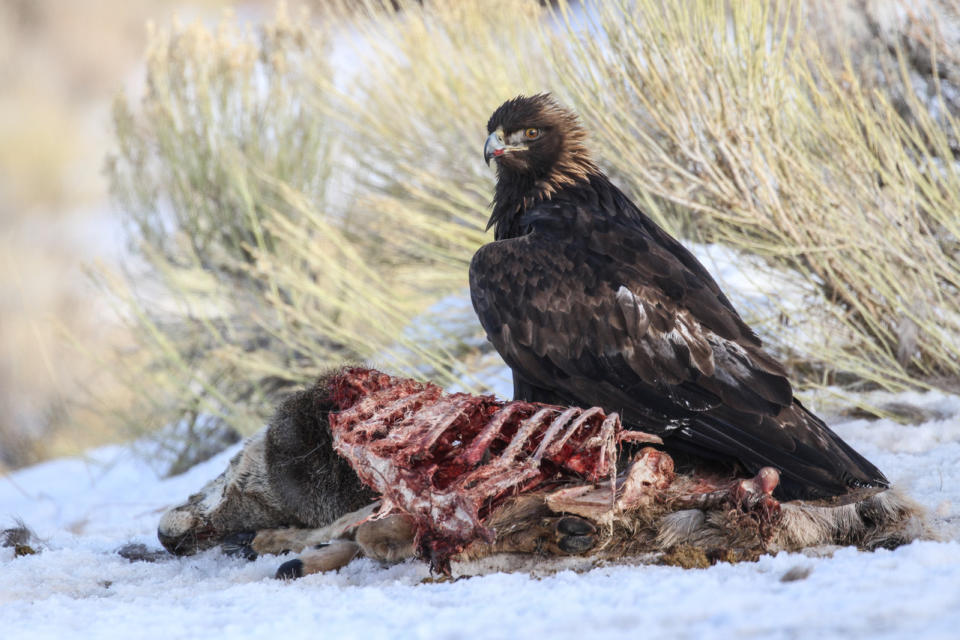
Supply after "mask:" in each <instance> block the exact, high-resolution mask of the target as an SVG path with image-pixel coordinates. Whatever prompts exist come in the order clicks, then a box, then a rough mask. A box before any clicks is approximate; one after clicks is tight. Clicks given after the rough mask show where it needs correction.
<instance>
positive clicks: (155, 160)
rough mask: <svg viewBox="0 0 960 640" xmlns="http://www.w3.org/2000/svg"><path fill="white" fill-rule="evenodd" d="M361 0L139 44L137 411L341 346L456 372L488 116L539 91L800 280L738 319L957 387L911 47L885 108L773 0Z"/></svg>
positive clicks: (627, 163) (896, 382) (159, 418)
mask: <svg viewBox="0 0 960 640" xmlns="http://www.w3.org/2000/svg"><path fill="white" fill-rule="evenodd" d="M355 5H356V3H351V6H349V7H343V6H335V7H332V8H328V9H327V14H325V15H324V16H322V17H321V19H320V20H319V21H317V22H315V23H313V24H312V25H311V23H309V22H308V21H306V20H304V19H296V20H290V19H289V18H287V17H286V16H285V15H283V14H280V15H279V16H278V18H277V19H276V20H275V21H274V22H273V23H271V24H268V25H265V26H264V27H263V29H261V30H260V31H259V32H257V33H256V34H244V33H243V32H240V31H238V30H236V29H234V28H232V27H231V26H230V25H229V24H226V25H224V26H223V27H222V28H221V29H220V31H218V32H216V33H213V32H211V31H209V30H207V29H205V28H204V27H202V26H198V25H191V26H187V27H176V28H174V29H173V30H172V31H171V32H169V33H156V34H154V36H153V39H152V42H153V44H152V46H151V49H150V54H149V59H148V82H147V86H148V92H147V94H146V95H145V96H144V98H143V100H142V102H141V103H139V104H138V106H137V107H136V108H133V107H130V106H129V105H127V104H126V103H125V102H122V101H121V102H120V103H118V106H117V109H116V118H115V120H116V123H117V134H118V153H117V154H116V155H115V156H114V158H113V160H112V163H111V177H112V181H113V184H114V188H115V192H116V194H117V196H118V199H119V202H120V203H121V204H122V206H123V208H124V210H125V211H126V212H127V213H128V215H129V216H130V220H131V222H132V226H131V230H132V237H133V238H134V240H135V241H136V242H137V243H139V244H138V246H139V249H140V255H141V256H142V257H143V259H144V265H142V267H143V268H142V270H141V271H139V272H137V274H136V277H135V279H134V280H133V282H135V283H136V287H135V288H134V289H131V290H129V291H127V292H126V293H125V294H124V295H123V296H122V298H123V299H124V301H125V304H126V305H127V306H126V308H127V309H128V317H129V318H130V319H131V321H132V322H133V325H134V326H135V328H136V331H137V333H138V335H140V336H141V337H142V341H143V345H144V347H145V348H146V352H147V353H149V354H150V359H151V362H152V363H153V365H152V367H151V368H150V370H149V375H148V376H147V378H145V379H138V381H137V384H138V385H141V388H143V389H146V388H149V389H151V392H150V393H146V394H143V395H144V396H149V398H146V397H145V398H144V400H145V401H149V403H150V404H151V407H150V408H149V411H143V412H142V413H141V415H146V414H150V415H154V416H156V424H160V423H163V422H164V421H170V420H171V419H172V418H173V417H175V416H177V415H193V416H196V415H198V414H203V415H205V414H211V415H215V416H218V417H220V418H222V419H223V420H226V421H228V422H231V423H233V424H237V425H238V426H240V427H241V428H242V429H244V430H249V429H250V428H251V427H252V426H254V425H256V424H259V421H260V420H261V419H262V416H263V415H264V414H265V413H267V412H269V408H270V406H271V404H272V402H273V400H274V399H275V398H276V397H277V396H278V395H281V394H283V393H285V392H286V391H287V390H288V389H290V388H291V387H292V386H293V385H297V384H301V383H303V382H306V381H308V380H309V379H310V378H311V377H313V376H315V375H316V374H317V373H318V372H319V371H320V370H322V369H324V368H326V367H328V366H330V365H333V364H336V363H339V362H342V361H344V360H349V359H373V360H375V361H376V363H378V364H381V365H386V366H389V367H391V368H392V369H393V370H395V371H399V372H404V373H412V374H414V375H421V376H430V377H433V378H436V379H439V380H440V381H441V382H452V381H454V380H456V379H460V378H463V377H464V376H466V377H467V380H468V386H469V375H470V373H471V372H474V371H476V369H477V367H478V366H480V364H479V363H481V362H482V358H483V353H484V349H483V348H482V346H481V341H480V339H479V335H480V334H479V327H478V326H477V324H476V323H475V321H474V320H473V319H472V318H470V317H468V318H466V319H454V320H453V321H449V320H448V319H445V318H443V317H442V315H443V314H442V313H441V311H442V310H444V309H446V308H447V307H448V306H450V305H448V304H446V303H445V302H444V301H445V300H449V298H448V296H450V295H462V294H463V292H464V290H465V286H466V266H467V264H468V261H469V259H470V256H471V255H472V253H473V251H474V250H475V249H476V247H477V246H479V245H480V244H481V243H482V242H484V241H485V240H486V235H485V234H484V233H483V225H484V223H485V221H486V217H487V203H488V202H489V199H490V194H491V192H492V176H491V175H490V173H489V171H488V170H487V169H486V167H485V166H484V165H483V163H482V161H481V159H480V146H481V144H482V141H483V139H484V137H485V130H484V125H485V122H486V118H487V116H488V115H489V113H490V112H491V111H492V110H493V109H494V108H495V107H496V106H497V105H498V104H499V103H500V102H501V101H502V100H503V99H505V98H507V97H511V96H513V95H515V94H517V93H531V92H535V91H542V90H551V91H554V92H555V93H556V94H558V96H559V97H560V98H561V99H562V100H564V101H565V102H567V103H569V104H571V105H572V106H574V107H575V108H576V109H577V110H578V111H579V112H580V113H581V114H582V116H583V118H584V120H585V123H586V125H587V128H588V129H589V130H590V131H591V132H592V134H593V139H592V146H593V148H594V149H595V150H596V153H597V156H598V158H599V160H600V162H601V164H602V165H603V166H605V167H606V168H607V169H608V170H609V171H610V172H611V174H613V175H614V176H615V177H616V179H617V181H618V182H619V183H620V184H621V185H622V186H623V187H624V188H625V189H626V190H627V191H628V192H630V193H632V194H633V195H634V196H635V197H636V198H637V199H638V200H639V201H641V202H642V203H643V204H644V206H645V207H646V208H647V209H648V210H649V211H650V213H651V214H652V215H653V216H654V217H656V218H657V219H658V221H660V222H661V223H663V224H664V225H666V226H668V227H669V228H671V229H673V230H675V231H679V232H682V233H684V234H685V235H688V236H694V237H696V238H699V239H706V240H710V241H717V242H722V243H725V244H729V245H731V246H733V247H736V248H737V249H739V250H742V251H743V252H745V254H750V255H752V256H759V257H761V258H762V264H765V265H768V268H770V269H771V271H772V273H774V274H783V273H789V274H792V275H791V277H794V278H796V279H798V281H799V282H800V283H801V284H802V285H803V287H804V288H805V290H806V291H807V292H808V299H807V300H805V305H804V306H803V307H802V308H799V309H798V308H792V309H789V310H780V309H778V308H777V307H776V300H775V299H774V300H773V301H772V302H771V306H770V307H769V308H767V309H761V310H760V313H758V314H757V317H756V318H754V320H756V321H758V322H760V323H761V324H762V325H763V326H762V329H763V330H764V332H765V334H766V335H767V336H768V337H769V338H770V339H771V341H772V346H773V348H774V349H776V350H777V351H778V352H779V353H780V354H781V355H782V356H784V357H785V358H787V359H788V361H789V362H790V363H791V365H793V367H794V370H795V372H796V373H797V375H798V376H799V377H800V378H801V380H802V381H803V382H804V383H806V384H819V383H842V384H845V385H850V386H880V387H883V388H890V389H898V388H904V387H913V386H920V387H923V386H949V385H952V384H953V383H954V382H955V381H956V379H957V374H958V371H960V360H958V356H960V314H958V310H960V292H958V289H957V284H958V283H960V273H958V265H957V245H956V242H957V241H956V238H957V237H960V234H958V231H960V229H958V228H957V227H958V222H957V218H956V216H955V211H957V210H958V205H960V181H958V175H957V171H956V168H955V166H954V163H953V159H952V157H953V156H952V150H951V148H950V140H951V136H955V132H956V122H955V120H954V119H953V118H952V116H950V115H948V114H949V111H948V110H946V109H941V110H939V111H938V110H935V109H931V104H933V105H934V106H935V105H936V104H937V100H938V97H937V95H936V94H935V95H934V96H933V99H932V102H929V101H928V102H924V101H921V100H920V99H919V98H917V97H916V94H915V93H914V92H912V91H903V90H902V88H903V87H908V86H910V82H911V72H910V68H908V64H907V62H906V61H905V62H904V66H903V67H902V69H901V73H900V75H899V76H898V78H899V80H898V84H897V86H898V87H900V89H898V93H897V95H898V98H897V100H898V103H897V104H896V105H894V104H893V100H892V98H891V97H890V95H888V94H886V93H885V92H884V90H883V89H884V87H883V86H878V85H877V84H876V82H875V80H876V76H871V77H870V83H867V82H866V81H865V80H864V81H862V79H863V78H866V77H867V76H865V75H864V73H863V72H862V71H860V70H856V71H855V68H854V66H853V64H854V63H853V62H850V60H851V59H853V58H852V57H851V56H848V55H846V54H845V52H846V51H847V50H846V49H845V48H844V47H842V46H840V45H835V46H832V47H831V48H830V49H829V51H821V50H820V48H819V45H818V42H819V41H820V40H821V38H819V37H817V36H816V34H817V33H819V31H817V30H816V29H814V27H816V26H817V25H816V24H811V23H810V22H809V21H808V20H807V18H806V16H805V14H804V13H803V11H801V8H802V7H800V6H799V5H798V4H796V3H789V2H784V3H767V2H751V3H732V4H730V5H729V7H728V6H727V3H723V2H697V3H686V2H676V3H662V2H659V1H655V0H636V1H635V2H629V3H627V2H611V3H603V4H602V5H597V8H595V9H592V10H590V11H582V10H576V11H574V10H571V9H569V8H568V7H566V6H565V5H564V4H562V3H561V4H560V5H559V6H558V7H557V8H556V9H549V8H544V7H541V6H540V5H539V4H538V3H534V2H530V3H516V2H503V3H500V2H480V1H474V2H458V3H453V2H440V3H427V4H426V6H425V7H423V6H420V5H418V4H411V5H409V6H407V5H405V6H404V9H403V11H402V12H401V13H400V14H397V13H396V12H394V11H393V10H392V9H389V8H387V9H380V8H378V7H376V6H373V5H370V6H366V7H365V8H364V9H362V10H359V11H358V10H357V9H356V6H355ZM504 16H509V19H505V18H504ZM346 24H348V25H349V26H344V25H346ZM347 31H349V33H350V34H351V39H350V40H349V41H348V42H346V44H344V42H343V39H342V38H341V37H340V36H342V34H343V33H345V32H347ZM931 41H932V40H931ZM334 44H336V45H337V49H336V52H337V54H338V56H340V57H344V58H345V57H346V54H345V51H344V50H345V49H352V55H353V57H354V59H355V61H356V62H355V65H356V66H355V67H354V68H353V70H352V71H351V70H350V69H337V70H332V69H331V68H330V66H329V64H330V63H329V61H328V59H329V58H328V56H329V54H330V50H331V47H333V46H334ZM857 52H858V55H859V56H860V57H858V58H856V60H857V65H860V66H858V69H860V68H862V65H863V64H865V63H866V62H868V61H867V60H866V58H865V57H864V55H866V54H863V51H862V50H857ZM861 54H863V55H861ZM334 71H336V72H334ZM891 86H892V85H891ZM904 105H906V106H907V109H906V110H905V109H904V108H903V107H904ZM907 116H909V117H907ZM148 281H149V283H150V284H149V285H147V284H146V283H147V282H148ZM147 294H149V295H147ZM734 297H736V296H734ZM779 311H789V313H790V316H791V317H790V318H789V322H790V323H791V324H792V325H794V328H793V329H791V331H790V332H789V333H785V332H783V331H781V329H780V324H779V322H781V317H780V316H781V315H782V314H781V313H779ZM411 324H418V325H427V326H426V327H425V328H423V327H421V328H420V329H419V331H418V332H417V333H414V332H411V331H410V330H409V327H410V326H411Z"/></svg>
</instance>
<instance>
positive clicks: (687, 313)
mask: <svg viewBox="0 0 960 640" xmlns="http://www.w3.org/2000/svg"><path fill="white" fill-rule="evenodd" d="M487 133H488V137H487V140H486V144H485V146H484V152H483V153H484V158H485V159H486V161H487V162H488V163H490V162H493V163H495V165H496V172H497V185H496V190H495V194H494V199H493V211H492V214H491V216H490V223H489V226H492V227H493V229H494V238H495V241H494V242H491V243H489V244H487V245H484V246H483V247H481V248H480V249H479V250H478V251H477V253H476V255H474V257H473V260H472V262H471V264H470V293H471V298H472V301H473V306H474V309H475V310H476V312H477V315H478V316H479V318H480V322H481V324H482V325H483V328H484V329H485V330H486V333H487V336H488V338H489V339H490V341H491V342H492V343H493V345H494V347H495V348H496V349H497V351H498V352H499V353H500V355H501V356H502V357H503V359H504V360H505V361H506V363H507V365H509V367H510V368H511V369H512V371H513V379H514V394H515V399H516V400H524V401H530V402H545V403H551V404H563V405H576V406H581V407H591V406H599V407H602V408H603V409H605V410H607V411H616V412H619V413H620V416H621V419H622V420H623V423H624V425H625V426H628V427H631V428H634V429H638V430H642V431H647V432H650V433H655V434H657V435H659V436H661V437H662V438H663V440H664V443H665V446H666V447H667V449H669V450H673V451H678V452H684V453H686V454H689V455H692V456H694V457H697V458H706V459H710V460H716V461H720V462H723V463H730V464H734V465H739V466H741V467H743V468H744V469H745V470H747V471H749V472H750V473H756V472H757V471H758V470H759V469H761V468H762V467H765V466H771V467H774V468H776V469H777V470H778V471H779V472H780V476H781V481H780V486H779V487H778V488H777V491H776V493H775V495H776V496H777V497H778V498H779V499H781V500H789V499H805V500H819V501H826V502H830V503H834V504H842V503H846V502H852V501H854V500H858V499H861V498H863V497H866V496H867V495H870V494H872V493H876V492H878V491H881V490H883V489H885V488H886V487H887V486H888V482H887V479H886V478H885V477H884V475H883V474H882V473H881V472H880V471H879V470H878V469H877V468H876V467H875V466H874V465H873V464H871V463H870V462H869V461H868V460H867V459H866V458H864V457H863V456H861V455H860V454H859V453H857V452H856V451H854V450H853V449H852V448H851V447H850V446H849V445H848V444H847V443H845V442H844V441H843V440H841V439H840V437H839V436H837V435H836V434H835V433H834V432H833V431H831V430H830V428H829V427H827V425H826V424H824V422H823V421H822V420H820V419H819V418H818V417H817V416H815V415H814V414H812V413H810V412H809V411H808V410H807V409H806V408H804V407H803V405H801V404H800V402H799V401H797V400H796V398H794V397H793V389H792V387H791V384H790V381H789V380H788V378H787V374H786V371H785V370H784V368H783V366H782V365H781V364H780V363H779V362H778V361H777V360H776V359H775V358H773V357H772V356H770V355H769V354H767V353H766V352H765V351H764V350H763V348H762V344H761V341H760V339H759V338H758V337H757V335H756V334H755V333H754V332H753V330H751V329H750V327H748V326H747V325H746V324H745V323H744V321H743V320H742V319H741V317H740V315H739V314H738V313H737V311H736V309H734V307H733V305H732V304H731V303H730V301H729V300H728V299H727V297H726V296H725V295H724V293H723V292H722V291H721V290H720V287H719V286H718V285H717V283H716V282H715V281H714V279H713V278H712V277H711V276H710V274H709V273H708V272H707V270H706V269H705V268H704V266H703V265H702V264H700V262H699V261H698V260H697V259H696V258H695V257H694V256H693V254H691V253H690V252H689V251H687V250H686V249H685V248H684V247H683V246H682V245H681V244H680V243H679V242H678V241H677V240H676V239H674V238H673V237H672V236H670V235H669V234H668V233H667V232H666V231H664V230H663V229H662V228H660V227H659V226H658V225H657V224H656V223H654V222H653V220H651V219H650V218H649V217H647V216H646V215H645V214H644V213H643V212H642V211H641V210H640V209H639V208H638V207H637V206H636V205H634V204H633V202H631V201H630V199H629V198H627V196H626V195H624V193H623V192H622V191H620V189H618V188H617V187H616V186H614V185H613V184H612V183H611V182H610V180H609V179H608V178H607V177H606V176H605V175H604V174H603V172H602V171H601V170H600V169H599V168H598V167H597V165H596V164H595V163H594V162H593V160H592V159H591V157H590V153H589V151H588V149H587V147H586V134H585V131H584V130H583V128H582V126H581V124H580V122H579V120H578V118H577V116H576V115H575V114H574V113H573V112H572V111H570V110H568V109H566V108H564V107H563V106H561V105H560V104H558V103H557V101H556V100H555V99H554V98H553V97H552V96H550V95H549V94H539V95H534V96H529V97H525V96H519V97H517V98H514V99H512V100H508V101H507V102H505V103H504V104H503V105H501V106H500V107H499V108H498V109H497V110H496V111H494V113H493V115H492V116H491V117H490V120H489V122H488V124H487Z"/></svg>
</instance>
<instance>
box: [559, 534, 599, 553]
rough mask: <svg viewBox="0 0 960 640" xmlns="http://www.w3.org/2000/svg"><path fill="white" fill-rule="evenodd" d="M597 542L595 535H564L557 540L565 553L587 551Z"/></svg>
mask: <svg viewBox="0 0 960 640" xmlns="http://www.w3.org/2000/svg"><path fill="white" fill-rule="evenodd" d="M596 544H597V539H596V538H595V537H593V536H564V537H562V538H560V541H559V542H557V546H558V547H560V549H561V550H562V551H563V552H564V553H571V554H577V553H585V552H587V551H590V549H593V547H594V546H595V545H596Z"/></svg>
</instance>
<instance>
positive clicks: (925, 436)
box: [0, 393, 960, 640]
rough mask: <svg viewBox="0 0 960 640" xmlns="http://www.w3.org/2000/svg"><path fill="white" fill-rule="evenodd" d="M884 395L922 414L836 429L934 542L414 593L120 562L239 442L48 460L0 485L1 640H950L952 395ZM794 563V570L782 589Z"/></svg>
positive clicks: (954, 530)
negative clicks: (21, 532) (161, 466)
mask: <svg viewBox="0 0 960 640" xmlns="http://www.w3.org/2000/svg"><path fill="white" fill-rule="evenodd" d="M885 399H886V400H896V401H898V402H901V403H909V404H912V405H915V406H916V407H918V408H920V409H922V410H923V414H924V415H925V416H927V417H925V418H923V419H922V421H921V423H920V424H914V425H909V426H903V425H899V424H896V423H894V422H891V421H876V422H867V421H862V420H858V421H848V422H843V423H839V424H836V430H837V431H838V432H839V433H840V435H841V436H843V437H844V438H845V439H847V440H848V441H849V442H851V443H852V444H853V445H854V446H855V447H856V448H857V449H859V450H860V451H861V452H862V453H864V454H865V455H866V456H867V457H868V458H870V459H871V460H873V461H874V462H875V463H877V464H878V465H879V466H880V467H881V468H882V469H883V470H884V471H885V472H886V473H887V475H888V476H889V477H890V478H891V479H892V480H893V481H894V482H895V483H896V484H899V485H901V486H904V487H906V488H907V489H908V490H909V492H910V493H911V494H912V495H913V496H914V497H915V498H917V499H918V500H919V501H920V502H922V503H923V504H925V505H926V506H927V507H928V508H929V509H930V511H931V515H932V518H933V519H934V521H935V523H936V526H937V527H938V530H939V531H940V532H941V534H942V536H943V538H944V540H942V541H923V542H915V543H913V544H910V545H908V546H905V547H901V548H899V549H896V550H894V551H877V552H875V553H861V552H858V551H855V550H853V549H841V550H839V551H837V552H835V553H834V554H833V555H832V556H831V557H812V556H810V557H808V556H806V555H802V554H780V555H778V556H776V557H765V558H762V559H761V560H760V561H759V562H756V563H742V564H737V565H729V564H720V565H717V566H714V567H712V568H710V569H705V570H683V569H678V568H673V567H664V566H605V567H600V568H596V569H593V570H591V571H588V572H586V573H575V572H572V571H564V572H560V573H556V574H553V575H548V576H546V577H542V576H541V577H531V576H529V575H527V574H491V575H486V576H482V577H475V578H469V579H463V580H459V581H456V582H452V583H430V582H426V583H424V582H423V581H424V579H425V578H427V577H428V572H427V570H426V568H425V567H424V566H423V565H421V564H418V563H415V562H408V563H405V564H401V565H399V566H393V567H381V566H379V565H377V564H375V563H373V562H371V561H369V560H366V559H361V560H357V561H354V562H353V563H352V564H350V565H348V566H347V567H346V568H344V569H343V570H341V571H340V572H339V573H336V574H331V575H314V576H308V577H306V578H303V579H301V580H297V581H293V582H282V581H278V580H275V579H274V578H273V574H274V572H275V570H276V568H277V566H278V565H279V564H280V563H281V562H282V559H278V558H275V557H261V558H259V559H257V560H255V561H253V562H246V561H244V560H241V559H238V558H233V557H228V556H225V555H223V554H222V553H221V552H220V551H219V550H211V551H208V552H205V553H202V554H200V555H197V556H194V557H190V558H173V557H168V558H166V559H162V560H160V561H158V562H153V563H148V562H130V561H128V560H125V559H124V558H122V557H121V556H119V555H117V554H116V549H118V548H119V547H121V546H122V545H124V544H127V543H131V542H133V543H142V544H145V545H147V546H148V547H150V548H159V544H158V543H157V542H156V538H155V530H156V526H157V522H158V520H159V518H160V515H161V513H162V511H163V510H164V509H166V508H168V507H170V506H173V505H175V504H178V503H180V502H182V501H183V500H184V499H185V498H186V497H187V496H188V495H189V494H190V493H192V492H193V491H195V490H197V489H199V488H200V486H202V485H203V484H204V483H205V482H206V481H207V480H209V479H210V478H212V477H214V476H215V475H217V474H219V473H220V472H221V471H222V470H223V469H224V468H225V467H226V464H227V460H228V459H229V457H230V456H231V455H232V454H233V453H234V452H235V451H236V450H237V448H238V447H239V445H237V446H235V447H233V448H231V449H229V450H227V451H225V452H223V453H222V454H220V455H218V456H216V457H214V458H213V459H211V460H209V461H208V462H205V463H203V464H201V465H199V466H197V467H195V468H193V469H192V470H190V471H189V472H188V473H186V474H184V475H181V476H179V477H176V478H171V479H166V480H164V479H160V478H158V477H157V474H156V472H155V471H153V468H152V467H151V465H150V464H149V461H147V460H144V459H143V458H142V457H140V456H138V455H137V454H135V453H134V452H133V451H132V450H131V449H129V448H126V447H107V448H103V449H99V450H97V451H95V452H92V453H91V454H90V455H89V456H88V457H87V458H86V459H82V460H81V459H64V460H56V461H52V462H47V463H44V464H40V465H37V466H35V467H31V468H28V469H23V470H21V471H18V472H16V473H14V474H11V475H9V476H7V477H5V478H0V518H10V520H9V524H12V523H13V520H12V518H13V517H19V518H22V519H23V521H24V522H25V523H26V524H27V525H29V526H30V527H31V528H33V530H34V531H35V532H36V533H37V534H38V536H39V537H40V538H41V539H42V541H43V542H42V544H41V545H39V546H40V547H41V548H40V553H38V554H36V555H26V556H21V557H14V551H13V549H11V548H3V549H0V620H2V624H0V635H2V637H4V638H18V639H27V638H57V639H60V638H70V637H79V638H106V637H130V638H162V639H164V640H170V639H173V638H187V637H190V638H193V637H214V638H231V639H232V638H247V637H251V638H253V637H257V638H259V637H283V638H296V637H311V638H328V637H337V638H353V637H356V638H365V639H372V638H405V637H412V638H420V637H429V638H515V637H539V638H586V637H602V638H620V637H623V638H658V637H697V638H699V637H753V636H762V637H765V638H780V637H783V638H794V637H800V636H803V637H814V636H817V637H821V636H824V637H870V638H882V637H905V636H908V635H909V636H910V637H918V638H957V637H958V633H960V631H958V630H960V526H958V525H960V397H955V396H949V395H944V394H938V393H929V394H901V395H898V396H890V397H889V398H885ZM881 400H884V399H881ZM4 526H6V525H4ZM795 569H796V570H797V571H794V573H795V574H796V573H799V574H800V575H801V576H803V575H804V574H805V573H806V572H807V571H809V575H806V577H801V578H800V579H797V580H787V581H784V579H783V578H784V576H785V575H786V574H787V573H788V572H790V571H791V570H795Z"/></svg>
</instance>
